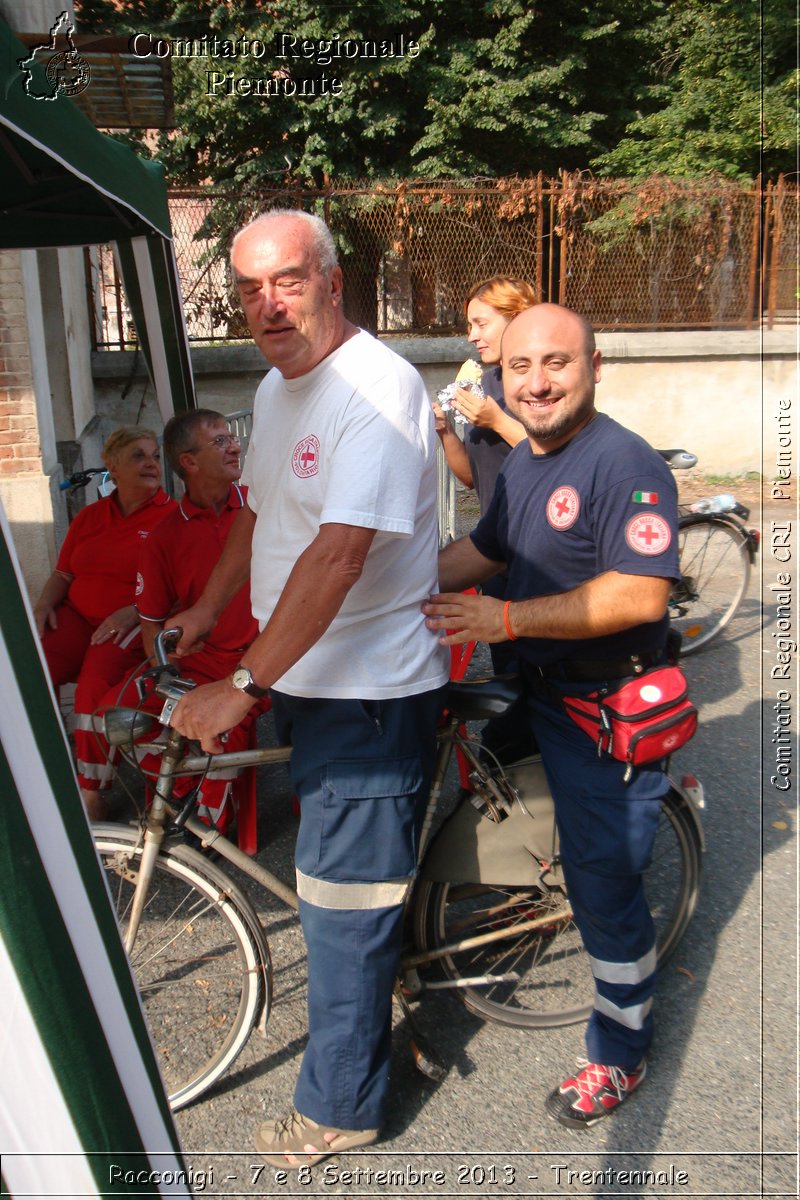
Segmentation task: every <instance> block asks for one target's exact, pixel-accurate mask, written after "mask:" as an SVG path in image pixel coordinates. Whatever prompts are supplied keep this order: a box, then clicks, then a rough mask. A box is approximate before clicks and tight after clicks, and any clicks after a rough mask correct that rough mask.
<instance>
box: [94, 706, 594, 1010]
mask: <svg viewBox="0 0 800 1200" xmlns="http://www.w3.org/2000/svg"><path fill="white" fill-rule="evenodd" d="M467 686H469V685H467ZM506 686H508V685H506ZM112 711H113V710H112ZM132 711H133V710H125V709H118V710H116V712H117V713H120V714H124V716H123V719H122V726H123V727H124V728H126V729H127V730H130V728H131V725H132V721H131V718H130V715H129V714H130V713H131V712H132ZM163 715H164V714H162V717H163ZM151 719H152V720H155V719H156V718H151ZM109 732H111V731H109ZM109 740H111V741H116V740H117V739H116V738H115V737H114V735H113V733H111V737H110V738H109ZM183 742H184V739H183V737H182V736H181V735H180V734H178V733H176V732H175V731H174V730H170V731H169V735H168V738H167V740H166V742H165V743H164V748H163V753H162V761H161V768H160V771H159V776H158V780H157V783H156V787H155V795H154V798H153V803H152V805H151V807H150V811H149V813H148V815H147V818H146V820H145V823H144V850H143V853H142V858H141V863H140V866H139V871H138V877H137V882H136V888H135V891H134V900H133V905H132V908H131V913H130V916H129V921H128V927H127V929H126V933H125V948H126V950H127V951H128V953H130V952H131V950H132V948H133V945H134V942H135V939H136V933H137V931H138V926H139V920H140V917H141V913H142V912H143V910H144V906H145V904H146V901H147V895H148V891H149V888H150V882H151V879H152V873H153V867H154V863H155V860H156V858H157V856H158V853H159V851H160V848H161V845H162V843H163V841H164V838H165V836H166V828H167V824H168V822H175V821H176V820H177V821H178V822H179V824H180V826H181V827H182V828H185V829H187V830H188V831H189V832H190V833H192V834H193V835H194V836H196V837H197V838H198V840H199V841H200V843H201V844H202V845H203V847H204V848H208V849H212V848H213V849H214V850H215V851H216V852H217V853H218V854H219V855H220V856H221V857H222V858H224V859H226V860H227V861H228V862H230V863H232V864H233V865H234V866H236V867H238V868H239V869H240V870H241V871H243V872H244V873H245V874H246V875H248V876H249V877H250V878H251V879H253V880H254V881H255V882H257V883H260V884H261V885H262V887H264V888H266V889H267V891H269V892H271V893H272V894H273V895H274V896H276V897H277V898H278V899H279V900H282V901H283V902H284V903H285V904H286V905H287V906H288V907H290V908H292V909H294V910H297V908H298V901H297V894H296V892H295V891H294V890H293V889H292V888H290V887H288V886H287V885H286V884H285V883H283V882H282V881H281V880H280V879H278V878H277V876H275V875H274V874H273V873H272V872H271V871H269V870H268V869H267V868H266V867H264V866H262V865H261V864H260V863H258V862H255V861H254V860H253V859H252V858H251V857H249V856H248V855H247V854H245V853H243V851H241V850H240V849H239V848H238V847H237V846H235V845H234V844H233V842H231V841H229V839H228V838H226V837H225V836H224V835H223V834H222V833H220V832H219V831H218V830H216V829H214V828H211V827H209V826H208V825H205V824H204V823H203V822H202V821H200V820H198V819H197V818H196V817H193V816H191V815H186V816H184V815H182V814H180V813H179V810H178V809H177V807H176V806H175V805H174V804H173V803H172V788H173V782H174V779H175V778H176V777H177V776H179V775H184V774H198V775H199V774H202V773H203V772H204V771H206V770H207V768H208V765H209V756H208V755H206V754H200V755H198V754H192V755H181V748H182V746H183ZM454 750H456V751H457V752H458V753H459V754H460V755H461V756H462V758H463V760H464V762H465V764H466V768H467V769H469V771H470V775H471V780H472V782H473V785H474V786H475V787H476V789H477V792H478V795H479V799H480V803H481V807H483V808H484V809H485V814H484V815H481V813H480V812H479V811H478V809H477V808H473V807H472V806H466V805H463V806H461V809H460V810H457V812H456V813H454V814H453V816H452V817H451V818H450V824H451V829H450V833H449V835H448V837H447V847H448V853H447V854H446V855H445V859H446V860H449V862H450V871H449V873H448V872H445V874H444V876H443V875H442V872H441V870H440V869H439V868H438V867H437V866H436V863H437V861H438V860H437V858H436V856H434V860H433V864H432V866H430V867H429V868H428V869H427V870H426V852H427V851H428V849H429V842H430V836H431V831H432V828H433V824H434V821H435V817H436V812H437V809H438V807H439V803H440V800H441V796H442V792H443V789H444V784H445V779H446V776H447V771H448V767H449V765H450V761H451V758H452V755H453V751H454ZM290 757H291V747H290V746H278V747H274V748H259V749H254V750H241V751H233V752H223V753H221V754H218V755H214V765H215V766H219V767H223V766H224V767H255V766H261V765H265V764H268V763H285V762H288V761H289V759H290ZM501 778H502V780H503V781H505V783H506V785H508V777H507V776H506V775H505V774H504V775H503V776H502V777H501ZM512 787H513V785H512ZM515 800H516V801H517V803H518V805H519V807H518V808H516V811H517V814H518V817H520V818H521V820H522V821H523V822H525V823H526V825H530V826H531V828H532V827H533V826H532V822H531V821H530V816H531V814H530V813H529V812H528V810H527V808H526V806H525V804H524V803H523V802H521V801H519V799H518V797H517V796H516V793H515V792H514V791H513V790H512V791H509V790H508V786H506V787H504V786H503V784H502V783H501V782H500V781H499V779H498V778H497V777H495V775H493V773H492V771H491V770H490V769H487V766H486V765H485V764H484V763H482V762H481V760H480V759H479V758H478V756H477V755H476V753H475V751H474V749H473V746H472V739H471V738H470V736H469V734H468V733H467V731H466V728H465V726H464V724H463V722H462V719H461V718H460V717H459V716H458V715H457V714H455V713H452V712H447V713H446V714H445V716H444V718H443V720H442V725H441V728H440V730H439V734H438V749H437V755H436V760H435V765H434V771H433V776H432V780H431V786H430V791H429V794H428V801H427V805H426V810H425V815H424V818H423V824H422V830H421V833H420V838H419V850H418V864H419V868H420V872H421V875H422V876H423V877H426V878H436V879H439V878H450V877H451V875H452V878H453V879H455V878H458V877H459V873H460V867H461V865H462V864H464V863H465V862H467V861H468V860H469V859H470V858H474V860H475V861H474V863H473V864H472V867H471V870H470V881H471V882H475V883H476V884H477V883H480V882H482V881H484V879H483V871H482V869H481V863H482V862H483V864H484V866H486V865H487V864H492V863H496V862H498V861H502V862H503V864H504V870H505V871H507V869H508V866H509V862H508V856H509V851H512V852H513V850H514V849H515V850H516V852H517V862H518V865H519V867H520V872H519V876H518V877H517V876H515V878H517V886H520V887H523V886H526V885H528V886H529V885H530V884H539V885H540V886H544V887H548V886H553V885H555V886H559V885H560V883H561V880H560V872H559V871H558V868H557V863H556V861H555V860H556V859H557V848H556V845H555V841H554V837H553V833H554V818H553V807H552V800H550V798H549V792H547V802H546V804H545V810H546V811H545V812H542V813H540V814H539V815H541V816H546V817H547V818H548V822H549V823H548V825H547V831H548V832H547V833H546V836H549V837H550V842H551V845H552V852H551V853H548V855H547V858H546V859H545V860H544V863H543V867H542V868H541V869H539V868H537V867H535V866H534V864H537V861H538V860H537V858H536V857H535V855H533V854H532V853H531V852H529V851H528V850H527V849H526V846H525V839H524V838H520V837H519V836H518V834H517V833H516V832H512V834H511V838H510V839H509V838H508V834H507V830H506V829H505V828H504V827H505V826H506V825H508V827H509V828H510V827H512V826H514V825H515V821H514V819H513V817H512V812H513V811H514V809H515V807H516V806H515V804H514V801H515ZM459 811H460V812H463V813H464V816H465V817H466V818H467V819H466V821H465V820H464V819H463V817H462V818H461V819H460V820H459V819H458V813H459ZM487 816H488V817H489V818H490V819H489V820H487V819H486V817H487ZM454 818H456V821H455V825H453V821H454ZM459 827H460V828H459ZM517 829H518V826H517ZM453 834H455V836H453ZM437 840H438V838H437V839H434V842H433V843H431V845H433V846H435V844H436V841H437ZM529 840H530V839H528V841H529ZM481 850H482V851H484V853H483V854H481V853H479V851H481ZM554 867H555V870H554ZM489 873H490V874H491V871H490V872H489ZM548 876H549V878H548ZM460 877H462V878H463V875H461V876H460ZM487 880H488V876H487ZM571 918H572V910H571V909H570V907H569V905H568V904H566V903H565V905H564V908H563V912H562V911H558V912H556V913H553V912H549V913H548V914H547V916H545V917H532V918H530V919H528V920H526V921H523V922H519V923H518V924H517V925H516V926H515V927H514V929H513V930H509V929H503V928H500V929H497V930H494V931H492V932H491V933H486V934H482V935H480V936H479V937H477V938H472V939H466V940H464V941H463V943H459V946H458V948H461V949H465V948H471V947H473V946H478V945H483V944H486V943H490V942H494V941H502V940H503V939H507V938H509V937H513V936H519V935H520V934H521V933H525V932H528V931H530V930H534V929H536V928H539V927H541V926H545V925H552V924H553V921H554V920H557V919H565V920H570V919H571ZM455 948H456V947H454V946H444V947H441V948H439V949H436V950H430V951H426V952H421V953H416V954H412V955H410V956H407V957H404V959H403V962H402V964H401V970H403V971H406V970H409V969H412V968H415V967H417V966H420V965H422V964H424V963H430V962H433V961H435V960H436V959H440V958H443V957H445V956H446V955H448V954H450V953H452V952H453V950H454V949H455ZM491 981H492V980H491V979H490V978H489V977H486V982H491ZM470 982H471V983H473V984H474V983H475V982H476V981H470ZM437 986H445V987H447V986H450V987H455V986H459V985H457V984H455V983H454V982H452V981H448V982H445V983H441V984H438V985H437ZM462 986H463V984H462Z"/></svg>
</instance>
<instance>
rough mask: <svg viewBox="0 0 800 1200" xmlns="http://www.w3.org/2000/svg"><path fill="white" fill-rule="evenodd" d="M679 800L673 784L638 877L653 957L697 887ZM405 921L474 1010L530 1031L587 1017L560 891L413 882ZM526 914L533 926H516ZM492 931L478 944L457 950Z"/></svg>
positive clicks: (585, 975)
mask: <svg viewBox="0 0 800 1200" xmlns="http://www.w3.org/2000/svg"><path fill="white" fill-rule="evenodd" d="M684 805H685V801H684V800H683V798H682V797H681V796H680V795H679V794H678V793H677V792H676V791H675V790H674V789H671V790H670V791H669V792H668V793H667V795H666V796H665V797H664V800H663V802H662V806H661V816H660V819H659V826H658V831H657V834H656V840H655V845H654V848H653V856H652V860H651V863H650V867H649V868H648V870H647V872H646V874H645V891H646V894H647V901H648V904H649V906H650V911H651V913H652V915H653V920H654V922H655V926H656V942H657V947H658V961H659V964H663V963H664V962H665V961H666V960H667V958H668V957H669V955H670V954H671V953H672V952H673V950H674V949H675V947H676V946H677V944H678V942H679V941H680V939H681V937H682V936H683V934H684V932H685V931H686V927H687V925H688V924H689V921H690V920H691V917H692V913H693V912H694V908H695V904H696V903H697V895H698V891H699V886H700V844H699V838H698V834H697V830H696V828H695V825H694V822H693V821H692V818H691V816H690V815H689V814H688V813H687V812H686V811H685V807H684ZM413 919H414V932H415V938H416V941H417V946H418V947H419V949H421V950H441V949H444V948H445V947H447V948H448V953H447V954H445V955H443V956H442V957H441V958H440V959H439V962H440V964H441V968H442V971H443V972H444V975H445V976H446V978H448V979H450V980H451V981H452V982H453V985H454V986H455V988H456V989H457V990H456V995H457V996H458V997H459V999H460V1000H461V1001H462V1002H463V1003H464V1004H465V1005H466V1006H467V1008H468V1009H470V1011H472V1012H474V1013H476V1014H477V1015H478V1016H480V1017H484V1018H486V1019H488V1020H491V1021H497V1022H499V1023H500V1024H503V1025H516V1026H521V1027H523V1028H531V1029H543V1028H552V1027H554V1026H557V1025H571V1024H574V1023H575V1022H577V1021H585V1020H586V1019H587V1018H588V1017H589V1014H590V1013H591V1011H592V1004H593V999H594V979H593V977H592V972H591V968H590V966H589V960H588V957H587V954H586V951H585V949H584V946H583V942H582V940H581V936H580V934H579V932H578V929H577V927H576V925H575V922H574V920H573V916H572V910H571V908H570V905H569V897H568V896H567V895H566V893H565V892H563V891H560V890H551V891H547V892H543V891H542V890H541V889H539V888H537V887H529V888H520V887H507V888H506V887H500V886H489V885H488V884H451V883H433V882H430V881H427V880H421V881H420V882H419V883H418V885H417V889H416V892H415V901H414V913H413ZM532 920H536V921H537V925H536V927H535V928H530V929H527V930H526V929H524V928H522V927H523V926H524V925H525V924H526V923H530V922H531V921H532ZM498 933H499V934H500V936H499V938H496V939H494V940H491V941H487V942H483V943H482V944H479V945H477V946H475V945H473V946H465V948H463V949H456V948H455V947H456V946H457V945H458V944H459V943H461V944H463V943H466V942H467V941H469V940H470V939H473V938H478V937H482V936H483V935H485V934H498Z"/></svg>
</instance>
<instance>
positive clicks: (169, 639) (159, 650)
mask: <svg viewBox="0 0 800 1200" xmlns="http://www.w3.org/2000/svg"><path fill="white" fill-rule="evenodd" d="M182 637H183V630H182V629H181V627H180V625H173V626H172V628H171V629H162V630H161V631H160V633H157V634H156V639H155V644H154V646H153V650H154V653H155V656H156V662H157V663H158V665H159V666H160V667H167V666H169V665H170V662H169V657H168V655H169V654H170V653H171V652H172V651H173V650H174V649H175V647H176V646H177V644H178V642H179V641H180V640H181V638H182Z"/></svg>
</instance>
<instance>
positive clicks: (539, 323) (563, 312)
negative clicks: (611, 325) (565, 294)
mask: <svg viewBox="0 0 800 1200" xmlns="http://www.w3.org/2000/svg"><path fill="white" fill-rule="evenodd" d="M525 318H528V320H527V321H526V320H525ZM517 321H520V322H521V325H520V326H519V327H518V331H520V330H525V329H527V327H528V326H529V325H530V326H532V327H533V328H534V329H539V328H541V329H553V330H557V331H560V330H561V329H567V328H570V327H571V328H573V329H574V330H575V332H576V333H577V335H578V336H579V337H580V338H581V340H582V341H583V345H584V349H585V351H586V353H587V354H588V355H589V357H591V356H592V354H594V352H595V350H596V349H597V344H596V342H595V338H594V329H592V326H591V325H590V324H589V322H588V321H587V319H586V317H584V316H582V315H581V313H578V312H575V310H574V308H567V307H566V305H564V304H536V305H534V306H533V307H532V308H526V309H524V310H523V312H521V313H518V314H517V316H515V317H514V318H512V320H511V321H509V323H508V325H507V326H506V328H505V330H504V331H503V338H504V340H505V335H506V334H507V333H508V331H509V330H510V328H511V326H512V325H516V323H517Z"/></svg>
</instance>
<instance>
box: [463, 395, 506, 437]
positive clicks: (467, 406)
mask: <svg viewBox="0 0 800 1200" xmlns="http://www.w3.org/2000/svg"><path fill="white" fill-rule="evenodd" d="M453 407H454V408H456V409H458V411H459V412H460V413H462V414H463V415H464V416H465V417H466V418H467V420H468V421H470V422H471V423H472V424H473V425H477V427H478V428H479V429H494V428H495V427H496V424H497V421H498V419H499V417H500V416H501V415H502V412H503V410H502V409H501V407H500V405H499V404H498V403H497V401H496V400H493V399H492V397H491V396H479V395H478V394H477V392H471V391H469V390H468V389H467V388H459V389H458V391H457V392H456V394H455V397H454V398H453Z"/></svg>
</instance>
